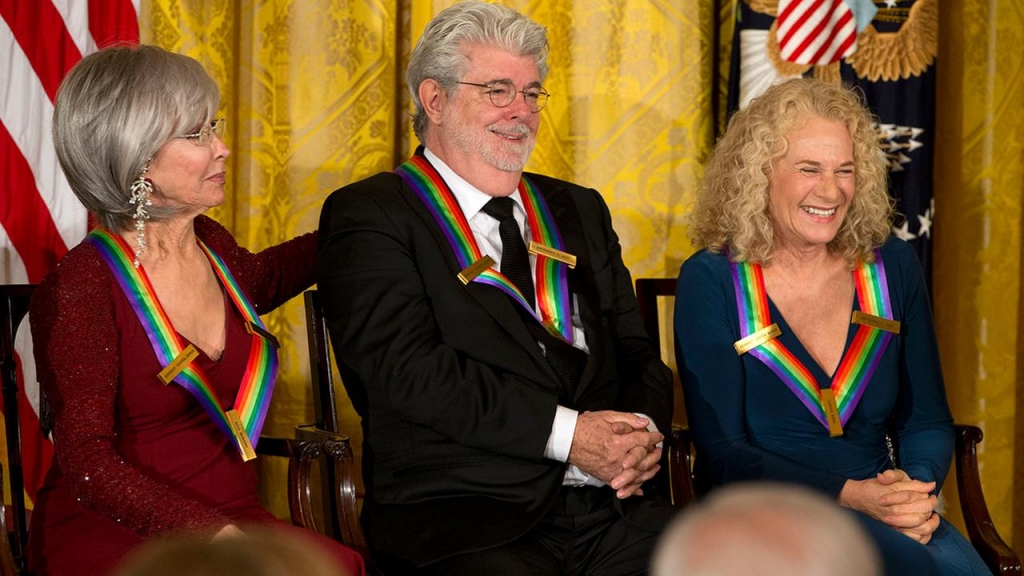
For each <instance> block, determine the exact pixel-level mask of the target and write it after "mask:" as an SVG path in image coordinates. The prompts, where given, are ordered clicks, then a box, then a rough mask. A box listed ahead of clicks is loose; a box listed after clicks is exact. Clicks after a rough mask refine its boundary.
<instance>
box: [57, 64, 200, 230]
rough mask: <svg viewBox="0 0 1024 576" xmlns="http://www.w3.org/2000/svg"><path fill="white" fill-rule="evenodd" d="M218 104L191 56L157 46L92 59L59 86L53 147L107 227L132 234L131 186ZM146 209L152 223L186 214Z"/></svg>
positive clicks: (86, 202) (84, 199)
mask: <svg viewBox="0 0 1024 576" xmlns="http://www.w3.org/2000/svg"><path fill="white" fill-rule="evenodd" d="M219 102H220V90H219V89H218V88H217V85H216V84H215V83H214V81H213V79H212V78H210V75H209V74H207V73H206V70H204V69H203V67H202V65H200V64H199V62H196V61H195V60H193V59H192V58H189V57H188V56H183V55H181V54H174V53H172V52H168V51H166V50H164V49H162V48H158V47H156V46H116V47H112V48H106V49H103V50H100V51H98V52H95V53H93V54H90V55H89V56H86V57H85V58H83V59H82V60H81V61H80V62H79V63H78V64H76V65H75V67H74V68H72V69H71V72H70V73H68V75H67V77H66V78H65V79H64V81H63V82H62V83H61V85H60V90H59V91H58V92H57V102H56V104H55V106H54V111H53V142H54V146H55V147H56V149H57V158H58V160H60V166H61V168H62V169H63V170H64V174H65V175H66V176H67V179H68V183H69V184H70V185H71V190H72V191H74V193H75V196H77V197H78V199H79V200H80V201H81V202H82V204H84V205H85V207H86V208H87V209H88V210H89V211H90V212H92V213H93V214H94V215H95V216H96V218H97V219H98V220H99V222H100V224H102V225H103V226H106V227H107V228H110V229H111V230H115V231H120V230H128V229H131V228H132V227H133V225H132V215H133V214H134V212H135V207H134V206H132V205H131V204H130V203H129V198H130V197H131V191H130V189H131V186H132V182H134V181H135V180H136V179H137V178H139V176H140V175H141V174H142V172H143V170H144V169H145V168H146V167H147V165H148V163H149V161H150V159H152V157H153V155H154V154H156V152H157V150H159V149H160V148H161V147H162V146H163V145H164V144H166V143H167V142H169V141H170V140H172V139H173V138H175V137H177V136H181V135H184V134H191V133H195V132H198V131H199V130H200V128H202V127H203V126H204V125H206V124H207V123H208V122H210V121H211V119H212V118H213V115H214V114H215V113H216V112H217V107H218V104H219ZM154 192H155V194H154V196H155V199H157V200H158V199H159V197H160V190H159V188H157V189H155V191H154ZM147 209H148V211H149V213H150V220H153V221H159V220H163V219H166V218H168V217H169V216H172V215H174V214H176V213H178V212H179V211H180V208H172V207H167V206H164V205H161V203H160V202H159V201H155V202H153V205H152V206H149V207H148V208H147Z"/></svg>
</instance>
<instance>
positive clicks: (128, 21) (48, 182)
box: [0, 0, 140, 500]
mask: <svg viewBox="0 0 1024 576" xmlns="http://www.w3.org/2000/svg"><path fill="white" fill-rule="evenodd" d="M139 2H140V0H0V78H3V83H2V87H0V284H23V283H32V284H38V283H39V282H40V281H41V280H42V279H43V276H45V275H46V273H47V272H49V271H50V270H52V269H53V268H54V267H55V266H56V264H57V261H58V260H59V259H60V258H61V256H63V255H64V253H65V252H67V250H68V248H70V247H72V246H74V245H75V244H77V243H78V242H79V241H80V240H81V239H82V238H83V237H84V236H85V233H86V228H87V225H88V224H87V216H86V211H85V208H83V207H82V205H81V204H80V203H79V202H78V199H77V198H75V196H74V194H72V192H71V188H70V187H68V184H67V181H66V180H65V179H64V174H63V173H62V172H61V169H60V166H59V165H58V163H57V156H56V153H55V152H54V148H53V139H52V135H51V134H52V133H51V120H52V118H53V103H54V99H55V98H56V96H57V88H58V87H59V86H60V82H61V79H63V78H64V76H65V74H67V72H68V71H69V70H70V69H71V67H72V66H74V65H75V63H77V62H78V61H79V60H81V59H82V56H83V55H85V54H89V53H91V52H94V51H95V50H96V49H97V48H98V47H104V46H108V45H110V44H116V43H123V42H131V43H137V42H138V40H139V23H138V14H139ZM27 326H28V323H27V322H25V323H23V324H22V327H21V329H20V330H19V333H18V338H17V343H18V350H19V356H20V360H21V363H20V364H21V366H22V368H23V374H24V375H25V381H28V382H29V385H28V386H27V387H22V392H23V393H22V394H21V395H20V396H21V400H22V402H20V404H21V406H20V407H19V416H20V417H21V429H22V433H21V434H22V458H23V463H24V474H25V491H26V492H27V495H28V496H29V498H30V499H33V500H34V497H35V491H36V490H37V489H38V488H39V486H40V485H41V484H42V480H43V476H44V474H45V472H46V469H47V468H48V467H49V462H50V455H51V454H52V451H53V448H52V446H50V445H49V442H48V441H47V440H46V439H44V438H42V435H41V434H40V433H39V420H38V417H37V416H36V414H37V412H38V387H37V385H36V382H35V378H34V375H35V368H34V366H33V365H32V354H31V339H30V337H29V334H28V330H27ZM22 346H25V347H24V348H23V347H22ZM26 388H27V390H26ZM26 392H27V393H26ZM33 404H34V405H33Z"/></svg>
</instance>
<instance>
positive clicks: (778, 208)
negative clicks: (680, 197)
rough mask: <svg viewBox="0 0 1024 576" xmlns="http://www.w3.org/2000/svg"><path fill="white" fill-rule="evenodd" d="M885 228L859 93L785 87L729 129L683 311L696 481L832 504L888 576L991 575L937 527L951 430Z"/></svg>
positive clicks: (925, 310) (888, 210)
mask: <svg viewBox="0 0 1024 576" xmlns="http://www.w3.org/2000/svg"><path fill="white" fill-rule="evenodd" d="M892 214H893V207H892V202H891V200H890V199H889V196H888V193H887V188H886V171H885V163H884V159H883V158H882V156H881V152H880V150H879V148H878V145H877V139H876V134H875V130H874V128H873V118H872V116H871V114H870V113H869V112H868V111H867V110H865V109H864V107H863V105H862V104H861V102H860V100H859V98H858V97H857V95H856V94H854V93H852V92H850V91H849V90H847V89H845V88H842V87H838V86H833V85H830V84H826V83H823V82H820V81H817V80H813V79H797V80H791V81H788V82H785V83H782V84H779V85H777V86H774V87H772V88H770V89H769V90H767V91H766V92H765V93H764V95H762V96H761V97H759V98H757V99H755V100H754V101H752V102H751V104H750V106H749V107H748V108H746V109H744V110H742V111H740V112H737V113H736V115H735V116H734V117H733V118H732V120H731V121H730V123H729V126H728V129H727V130H726V133H725V135H724V136H723V137H722V139H721V141H720V142H719V143H718V144H717V146H716V147H715V151H714V153H713V154H712V157H711V160H710V161H709V163H708V166H707V169H706V173H705V181H704V185H703V187H702V188H701V190H700V194H699V197H698V200H697V206H696V208H695V210H694V212H693V214H692V220H691V230H692V236H693V241H694V244H695V245H696V246H697V247H698V248H701V249H702V250H701V251H700V252H698V253H697V254H695V255H694V256H693V257H691V258H690V259H688V260H687V261H686V263H685V264H683V266H682V269H681V270H680V273H679V283H678V286H679V290H678V294H677V298H676V309H675V331H676V360H677V363H678V365H679V367H680V374H681V375H682V379H683V389H684V392H685V395H686V404H687V411H688V415H689V424H690V427H691V429H692V430H693V434H694V437H695V440H696V444H697V450H698V453H699V455H700V457H699V458H698V460H697V465H698V470H697V473H698V475H699V476H700V478H701V479H702V480H703V481H705V482H707V484H708V485H709V486H710V487H713V486H716V485H722V484H728V483H731V482H737V481H742V480H756V479H765V480H777V481H785V482H794V483H798V484H803V485H807V486H810V487H812V488H816V489H818V490H820V491H822V492H824V493H825V494H828V495H829V496H831V497H833V498H835V500H836V502H837V503H838V504H839V505H841V506H843V507H844V508H847V509H850V510H851V513H852V514H854V515H855V516H856V517H857V519H858V520H859V521H861V522H862V523H863V524H864V525H865V527H866V528H867V529H868V531H869V532H870V533H871V535H872V536H873V537H874V540H875V542H876V543H877V545H878V547H879V550H880V551H881V554H882V558H883V560H884V562H885V565H886V572H887V573H888V574H988V573H989V572H988V570H987V569H986V568H985V565H984V563H983V562H982V560H981V558H980V557H979V556H978V554H977V553H976V552H975V551H974V549H973V548H971V546H970V544H969V543H967V541H966V540H965V539H964V538H963V536H961V535H960V534H959V533H958V532H957V531H956V529H955V528H953V527H952V526H950V525H949V524H948V523H946V522H945V521H944V520H942V519H941V518H940V517H939V515H938V513H936V511H935V507H936V504H937V498H936V496H935V494H936V493H937V492H938V489H939V487H940V485H941V484H942V481H943V479H944V478H945V476H946V473H947V471H948V468H949V463H950V460H951V457H952V452H953V421H952V417H951V416H950V411H949V406H948V404H947V402H946V396H945V390H944V387H943V383H942V371H941V367H940V365H939V356H938V349H937V346H936V342H935V330H934V327H933V325H932V319H931V312H930V306H929V303H928V295H927V292H926V288H925V283H924V278H923V275H922V273H921V267H920V264H919V263H918V261H917V259H916V256H915V255H914V253H913V251H912V250H911V249H910V247H909V246H908V245H907V244H906V243H904V242H903V241H901V240H898V239H896V238H892V237H890V230H891V226H892ZM851 318H852V321H851ZM887 433H890V434H891V436H892V438H894V439H895V440H896V441H897V442H898V445H899V456H900V462H899V467H898V468H897V467H896V465H895V464H896V463H895V461H894V460H895V458H894V457H893V452H892V450H891V449H890V447H889V444H888V442H887Z"/></svg>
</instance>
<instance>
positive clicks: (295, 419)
mask: <svg viewBox="0 0 1024 576" xmlns="http://www.w3.org/2000/svg"><path fill="white" fill-rule="evenodd" d="M1022 1H1024V0H991V1H989V2H985V3H978V2H972V1H971V0H948V1H944V2H942V12H941V23H942V25H941V32H940V34H941V42H940V56H939V64H938V66H939V68H938V70H939V94H938V96H937V100H938V118H937V138H936V142H937V143H936V153H937V154H938V159H937V162H936V164H937V169H936V170H937V174H936V176H937V177H936V182H937V184H936V190H935V198H936V224H935V228H934V232H935V277H934V284H935V288H934V290H935V294H934V301H935V316H936V324H937V327H938V331H939V338H940V345H941V349H942V354H943V365H944V368H945V371H946V377H947V390H948V392H949V397H950V402H951V404H952V408H953V413H954V416H955V417H956V419H957V420H958V421H962V422H970V423H977V424H980V425H981V426H982V427H983V429H984V430H985V433H986V439H985V442H983V444H982V446H981V454H980V461H981V465H982V480H983V482H984V485H985V493H986V496H987V498H988V501H989V505H990V508H991V510H992V512H993V516H994V519H995V521H996V525H997V527H998V528H999V530H1000V531H1001V533H1002V534H1003V535H1004V536H1005V537H1009V536H1010V534H1011V533H1012V532H1011V530H1012V528H1013V527H1014V525H1015V523H1016V522H1019V521H1022V520H1024V499H1022V498H1021V497H1020V495H1019V492H1020V490H1021V488H1020V485H1019V483H1018V485H1016V486H1015V485H1014V482H1013V478H1014V477H1021V476H1022V474H1024V460H1018V459H1015V456H1016V455H1019V454H1021V453H1022V445H1024V438H1021V437H1020V435H1018V434H1016V433H1015V431H1016V430H1017V429H1018V426H1020V425H1021V424H1024V410H1021V409H1019V408H1018V406H1019V405H1020V402H1019V401H1018V400H1017V390H1018V385H1017V380H1018V376H1019V375H1021V374H1022V373H1024V366H1021V365H1018V363H1017V352H1018V350H1019V349H1020V347H1021V343H1020V339H1019V338H1018V334H1020V332H1021V323H1022V320H1024V316H1022V310H1021V308H1020V307H1019V305H1018V302H1019V296H1020V292H1021V290H1022V287H1021V283H1020V252H1021V242H1020V236H1021V232H1022V230H1021V200H1020V198H1021V188H1022V186H1024V185H1022V181H1024V180H1022V174H1021V172H1022V170H1024V169H1022V162H1021V160H1022V150H1024V138H1022V137H1021V134H1022V133H1024V131H1022V127H1024V111H1022V107H1021V104H1022V102H1021V100H1022V98H1021V96H1020V94H1024V86H1022V84H1024V74H1022V73H1021V61H1022V60H1024V54H1022V53H1021V52H1020V50H1019V46H1020V37H1021V36H1022V34H1024V16H1022V13H1024V10H1022V6H1021V4H1022ZM452 3H453V1H452V0H390V1H384V0H316V1H309V0H266V1H263V2H256V3H254V2H248V1H242V0H143V3H142V18H141V28H142V37H143V40H144V41H146V42H151V43H155V44H158V45H160V46H163V47H165V48H168V49H171V50H175V51H178V52H182V53H185V54H188V55H191V56H193V57H195V58H197V59H199V60H200V61H201V62H202V63H203V64H204V65H205V66H206V67H207V69H208V70H209V71H210V72H211V74H212V75H213V76H214V78H215V79H216V80H217V81H218V83H219V84H220V86H221V88H222V90H223V96H222V103H223V104H222V106H223V108H224V113H225V115H226V116H227V118H228V120H229V125H228V129H229V138H228V144H229V145H230V146H231V147H232V151H233V156H232V157H231V158H230V168H229V170H230V177H229V181H230V184H229V194H228V197H229V200H228V201H227V202H226V203H225V204H224V206H222V207H220V208H218V209H216V210H214V211H212V215H213V216H214V217H215V218H217V219H218V220H220V221H221V222H223V223H225V224H226V225H227V226H228V227H229V228H230V229H231V230H232V231H234V233H235V234H236V236H237V237H238V239H239V241H240V242H242V243H243V244H244V245H246V246H248V247H249V248H251V249H260V248H264V247H266V246H269V245H272V244H274V243H276V242H280V241H282V240H284V239H287V238H290V237H292V236H294V235H296V234H299V233H302V232H307V231H310V230H313V229H315V227H316V223H317V217H318V214H319V208H320V204H321V202H322V201H323V199H324V198H325V197H326V196H327V194H329V193H330V192H331V191H332V190H334V189H335V188H337V187H339V186H341V185H344V184H346V183H348V182H352V181H354V180H358V179H361V178H364V177H366V176H369V175H371V174H373V173H375V172H378V171H381V170H389V169H391V168H392V167H393V166H394V165H395V164H396V163H398V162H400V161H401V160H402V159H404V158H405V157H406V156H407V155H408V154H409V152H410V151H411V150H412V148H413V147H414V146H415V143H416V141H415V138H414V137H412V136H411V135H410V128H409V122H408V115H407V111H408V110H409V104H408V96H407V91H406V88H405V86H404V81H403V76H404V69H405V62H406V61H407V60H408V52H409V47H410V46H411V45H412V44H413V43H414V42H415V41H416V40H417V39H418V37H419V34H420V33H421V32H422V30H423V27H424V26H425V25H426V23H427V21H429V20H430V18H432V17H433V16H434V15H435V14H436V13H437V12H439V11H440V10H442V9H443V8H445V7H447V6H449V5H451V4H452ZM505 3H506V4H508V5H510V6H513V7H515V8H516V9H518V10H520V11H522V12H524V13H526V14H528V15H530V16H532V17H533V18H535V19H536V20H537V21H539V22H541V23H543V24H545V25H546V26H548V29H549V32H550V37H551V55H550V63H551V74H550V75H549V77H548V79H547V81H546V87H547V88H548V90H549V91H550V92H551V93H552V94H553V96H552V99H551V101H550V103H549V104H548V107H547V109H545V110H544V112H542V120H541V128H540V133H539V136H538V145H537V148H536V151H535V152H534V155H533V158H532V159H531V163H530V166H529V169H530V170H533V171H537V172H543V173H546V174H550V175H553V176H556V177H559V178H564V179H568V180H572V181H575V182H579V183H581V184H585V185H588V186H592V187H594V188H597V189H598V190H600V191H601V192H602V194H603V195H604V197H605V199H606V200H607V201H608V204H609V206H610V207H611V209H612V214H613V218H614V220H615V227H616V230H617V231H618V233H619V235H620V238H621V241H622V245H623V249H624V255H625V259H626V264H627V265H628V266H629V268H630V270H631V271H632V273H633V275H634V277H665V276H670V277H674V276H675V275H676V273H677V272H678V269H679V265H680V263H681V262H682V261H683V260H685V259H686V257H688V256H689V255H690V254H691V253H692V251H693V250H692V248H691V246H690V244H689V242H688V240H687V239H686V230H685V226H684V223H683V215H684V212H685V210H686V209H687V207H688V205H689V204H690V203H691V201H692V199H693V194H694V191H695V190H696V186H697V182H698V180H699V178H700V174H701V166H702V163H703V161H704V160H705V159H706V157H707V155H708V152H709V151H710V148H711V145H712V143H713V139H714V135H715V133H716V130H715V128H716V127H719V126H721V122H722V116H721V109H720V107H718V106H716V105H715V104H716V103H717V102H720V101H724V98H723V93H724V86H725V79H726V74H727V70H728V59H729V54H728V47H729V45H730V41H731V34H732V10H733V8H734V4H735V0H652V1H650V2H633V1H630V0H604V1H602V2H596V1H594V0H575V1H574V0H507V1H506V2H505ZM716 113H717V114H716ZM667 314H668V313H667V311H666V312H665V317H664V318H665V320H666V322H667V320H668V315H667ZM269 323H270V327H271V329H272V330H273V331H274V332H275V333H277V334H278V335H279V336H280V337H281V340H282V345H283V347H282V366H281V377H280V380H279V382H278V385H277V391H276V395H275V399H274V405H273V408H272V411H271V414H270V418H269V420H268V422H269V423H268V428H267V429H268V431H269V432H272V433H274V434H279V435H282V434H288V433H290V431H291V427H292V426H293V425H294V424H296V423H300V422H306V421H309V420H310V419H311V417H312V408H311V406H312V402H311V398H310V390H309V387H308V385H307V382H308V367H307V366H306V363H305V358H306V343H305V336H304V334H305V332H304V330H305V326H304V320H303V317H302V313H301V303H299V302H298V301H295V302H292V303H290V304H289V305H287V306H286V307H285V308H284V309H283V310H282V311H278V312H276V313H274V314H272V315H271V316H270V319H269ZM665 352H666V358H667V359H671V358H670V357H671V353H670V349H666V350H665ZM341 413H342V416H343V417H344V418H345V422H344V423H343V424H342V426H343V427H344V428H345V429H346V430H348V431H350V433H352V434H353V435H354V436H355V437H356V442H357V444H358V440H359V438H358V434H359V426H358V418H357V417H356V416H355V414H354V413H353V412H352V410H351V407H350V406H344V407H342V408H341ZM677 420H680V421H682V420H683V415H682V412H681V411H680V412H679V416H678V417H677ZM268 468H269V469H264V476H265V481H264V491H265V495H266V496H267V500H268V503H269V505H270V506H271V508H272V510H274V511H275V512H276V513H277V514H278V515H281V516H283V515H284V511H285V508H286V502H285V499H284V497H283V496H282V495H281V493H280V491H279V490H277V488H276V487H279V486H280V485H281V483H282V482H283V472H282V471H281V470H278V469H276V468H273V467H268ZM945 493H946V497H947V499H950V500H951V501H955V494H953V491H952V490H949V489H947V490H946V492H945ZM954 508H955V506H952V505H950V506H948V510H947V511H948V512H949V513H950V515H951V517H953V518H954V520H956V519H957V514H956V512H955V510H954ZM1015 521H1016V522H1015ZM1013 545H1014V547H1015V548H1016V549H1018V550H1024V531H1020V530H1018V531H1017V533H1016V534H1015V537H1014V538H1013Z"/></svg>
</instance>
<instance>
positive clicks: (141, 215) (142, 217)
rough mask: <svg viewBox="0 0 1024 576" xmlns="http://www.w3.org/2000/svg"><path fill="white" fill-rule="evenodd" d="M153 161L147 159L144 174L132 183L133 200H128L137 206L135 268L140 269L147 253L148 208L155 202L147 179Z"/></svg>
mask: <svg viewBox="0 0 1024 576" xmlns="http://www.w3.org/2000/svg"><path fill="white" fill-rule="evenodd" d="M152 161H153V159H152V158H147V159H146V165H145V166H143V168H142V173H141V174H139V177H138V178H136V179H135V181H134V182H132V187H131V193H132V196H131V198H129V199H128V203H129V204H131V205H133V206H135V214H134V215H133V216H132V219H134V220H135V244H136V247H137V250H135V262H133V263H134V264H135V267H136V268H138V267H139V256H142V254H143V253H144V252H145V251H146V220H149V211H148V210H146V207H147V206H152V205H153V202H152V200H150V195H152V194H153V181H152V180H150V179H149V178H146V173H147V172H149V164H150V163H151V162H152Z"/></svg>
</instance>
